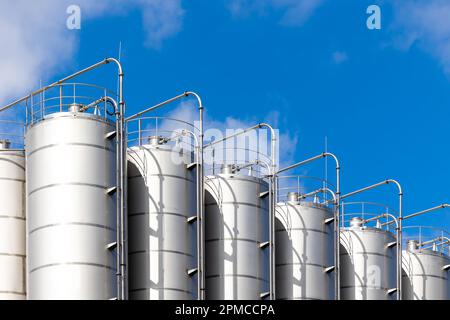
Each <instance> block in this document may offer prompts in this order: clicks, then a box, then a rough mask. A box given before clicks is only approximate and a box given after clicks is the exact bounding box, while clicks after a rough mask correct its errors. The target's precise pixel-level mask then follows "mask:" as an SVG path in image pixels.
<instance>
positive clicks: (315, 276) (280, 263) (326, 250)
mask: <svg viewBox="0 0 450 320" xmlns="http://www.w3.org/2000/svg"><path fill="white" fill-rule="evenodd" d="M290 196H293V199H291V200H289V201H287V202H280V203H278V204H277V208H276V225H275V235H276V238H275V246H276V250H275V253H276V257H275V264H276V268H275V275H276V284H277V285H276V297H277V299H294V300H333V299H334V286H335V275H334V272H333V265H334V223H333V212H332V210H330V209H329V208H327V207H325V206H323V205H321V204H315V203H313V202H299V201H298V193H295V192H294V193H292V194H290ZM294 198H295V199H294Z"/></svg>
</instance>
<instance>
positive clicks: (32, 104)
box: [23, 83, 117, 126]
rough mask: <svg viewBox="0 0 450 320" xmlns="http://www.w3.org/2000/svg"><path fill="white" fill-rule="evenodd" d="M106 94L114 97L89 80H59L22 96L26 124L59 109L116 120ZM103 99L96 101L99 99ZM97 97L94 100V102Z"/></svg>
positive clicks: (110, 92) (33, 122)
mask: <svg viewBox="0 0 450 320" xmlns="http://www.w3.org/2000/svg"><path fill="white" fill-rule="evenodd" d="M107 97H112V98H114V99H116V100H117V94H116V93H114V92H112V91H111V90H108V89H106V88H104V87H100V86H97V85H93V84H88V83H60V84H57V85H55V86H53V87H49V88H46V89H44V90H42V91H40V92H39V93H32V94H30V95H29V97H28V98H27V99H25V100H24V102H23V103H24V105H25V112H26V114H25V116H26V121H25V122H26V125H27V126H30V125H33V124H35V123H36V122H39V121H41V120H43V119H45V118H46V117H47V116H48V115H50V114H53V113H58V112H70V111H74V109H73V108H75V107H76V108H78V109H77V110H78V111H82V112H86V113H91V114H94V115H97V116H99V117H101V118H103V119H105V120H110V121H112V122H114V121H115V112H116V110H114V108H113V107H112V106H111V105H110V104H109V103H108V99H107ZM100 100H101V101H102V102H101V103H98V101H100ZM96 101H97V103H96Z"/></svg>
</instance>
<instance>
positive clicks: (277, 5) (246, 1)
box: [228, 0, 325, 26]
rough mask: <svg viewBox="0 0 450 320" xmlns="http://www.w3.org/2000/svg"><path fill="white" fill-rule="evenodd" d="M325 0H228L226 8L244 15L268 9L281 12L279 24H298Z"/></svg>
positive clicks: (262, 12) (303, 21) (262, 13)
mask: <svg viewBox="0 0 450 320" xmlns="http://www.w3.org/2000/svg"><path fill="white" fill-rule="evenodd" d="M324 2H325V0H229V1H228V9H229V10H230V12H231V13H232V15H233V16H246V15H248V14H251V13H253V12H256V13H258V14H260V15H265V14H266V13H267V12H268V11H270V10H275V11H278V12H281V18H280V21H279V22H280V24H282V25H286V26H300V25H302V24H304V23H305V22H306V21H307V20H308V19H309V17H310V16H311V15H312V14H313V13H314V12H315V11H316V10H317V9H318V8H319V7H320V6H321V5H322V4H323V3H324Z"/></svg>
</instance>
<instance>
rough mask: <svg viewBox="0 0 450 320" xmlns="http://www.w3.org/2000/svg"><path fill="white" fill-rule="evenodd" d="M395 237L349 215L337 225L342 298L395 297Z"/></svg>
mask: <svg viewBox="0 0 450 320" xmlns="http://www.w3.org/2000/svg"><path fill="white" fill-rule="evenodd" d="M395 243H396V237H395V236H394V235H393V234H392V233H391V232H389V231H386V230H382V229H379V228H371V227H365V226H363V223H362V219H361V218H353V219H352V220H351V222H350V227H348V228H341V250H340V251H341V252H340V256H341V257H340V258H341V259H340V262H341V265H340V269H341V271H340V274H341V279H340V287H341V299H342V300H395V299H396V291H395V288H396V270H397V263H396V261H397V259H396V257H397V253H396V245H395Z"/></svg>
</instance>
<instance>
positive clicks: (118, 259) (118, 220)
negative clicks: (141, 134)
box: [84, 96, 122, 299]
mask: <svg viewBox="0 0 450 320" xmlns="http://www.w3.org/2000/svg"><path fill="white" fill-rule="evenodd" d="M102 102H109V103H110V104H111V105H112V106H113V107H114V112H115V115H116V132H117V134H118V132H119V130H120V129H119V128H120V115H119V113H120V112H119V107H118V104H117V102H116V100H114V99H113V98H111V97H108V96H105V97H101V98H100V99H98V100H96V101H94V102H92V103H90V104H88V105H86V106H85V107H84V109H85V110H87V109H89V108H93V107H96V106H97V105H99V104H100V103H102ZM116 137H117V139H116V150H117V152H116V185H117V186H120V183H121V181H120V179H121V172H120V170H121V169H120V163H121V160H120V159H121V155H120V152H119V149H120V145H121V141H120V140H119V139H120V138H119V136H118V135H116ZM116 201H117V204H116V241H117V251H119V250H120V245H119V243H120V241H121V232H120V228H119V226H120V224H121V217H122V216H121V209H120V203H119V201H120V199H119V198H117V200H116ZM120 265H121V255H120V254H116V266H117V267H118V268H117V270H116V277H117V298H118V299H120V298H121V297H122V292H121V288H122V275H121V270H119V266H120Z"/></svg>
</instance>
